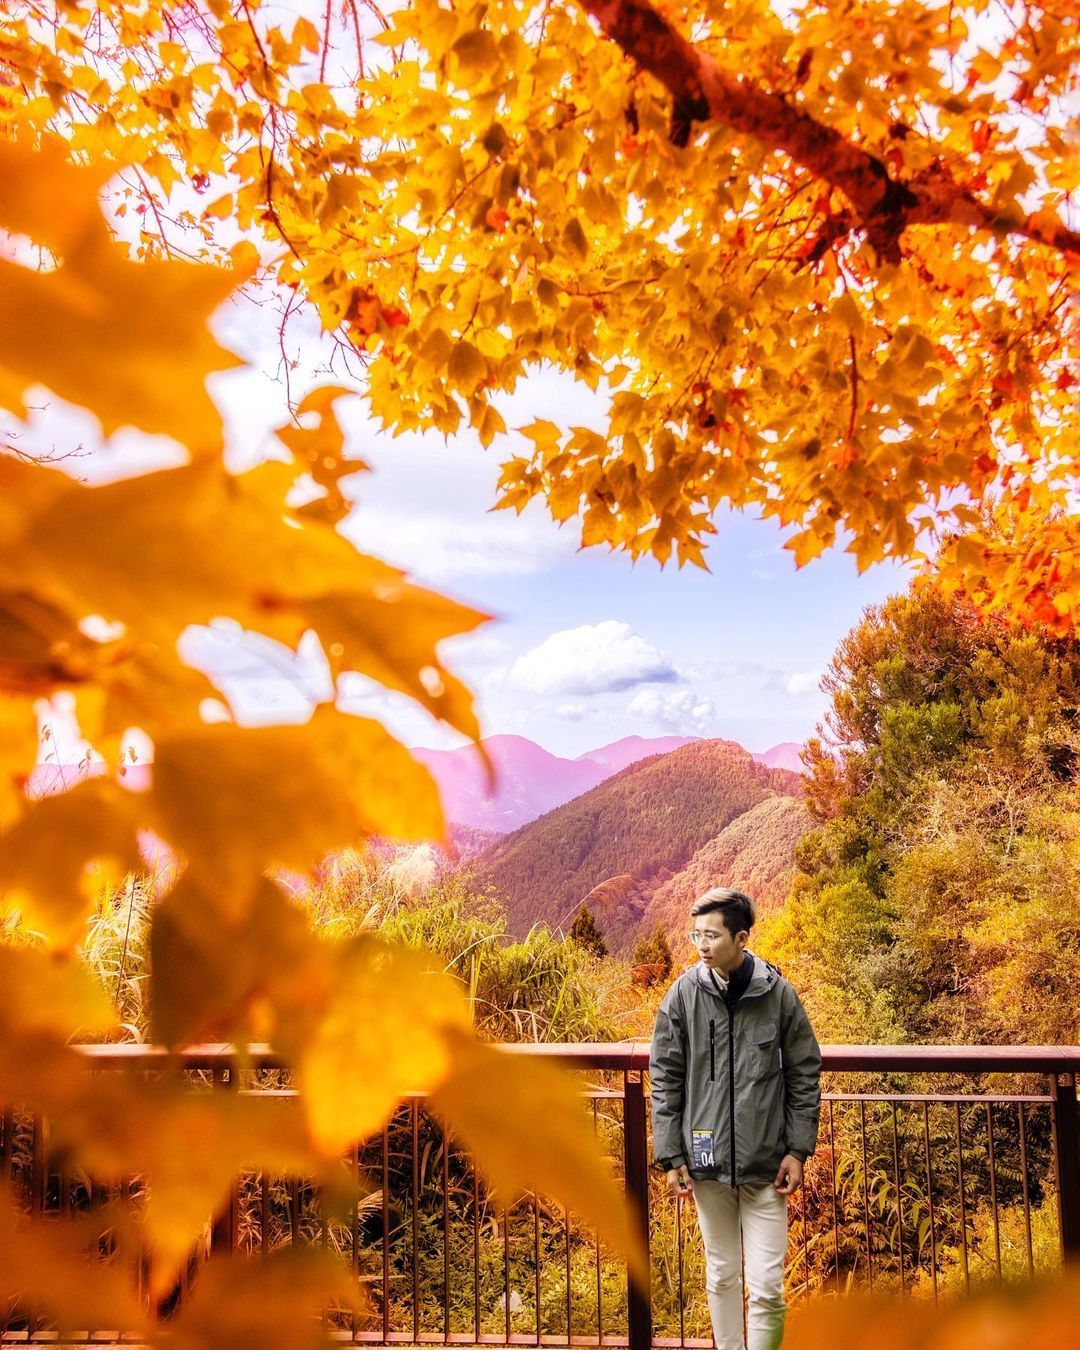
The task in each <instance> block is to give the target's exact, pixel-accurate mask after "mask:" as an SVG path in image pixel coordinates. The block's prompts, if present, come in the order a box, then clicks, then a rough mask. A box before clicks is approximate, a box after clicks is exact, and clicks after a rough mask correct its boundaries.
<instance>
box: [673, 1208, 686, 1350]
mask: <svg viewBox="0 0 1080 1350" xmlns="http://www.w3.org/2000/svg"><path fill="white" fill-rule="evenodd" d="M675 1243H676V1248H677V1250H678V1253H679V1345H680V1346H685V1345H686V1287H685V1284H684V1280H683V1227H682V1196H681V1195H677V1196H676V1197H675Z"/></svg>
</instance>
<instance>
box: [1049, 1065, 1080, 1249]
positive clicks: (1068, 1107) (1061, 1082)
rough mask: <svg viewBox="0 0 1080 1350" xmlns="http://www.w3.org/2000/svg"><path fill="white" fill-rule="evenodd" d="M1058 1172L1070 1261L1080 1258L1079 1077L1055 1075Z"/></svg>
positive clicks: (1063, 1246)
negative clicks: (1077, 1105) (1077, 1100)
mask: <svg viewBox="0 0 1080 1350" xmlns="http://www.w3.org/2000/svg"><path fill="white" fill-rule="evenodd" d="M1054 1169H1055V1171H1056V1173H1057V1192H1058V1212H1059V1215H1060V1218H1061V1249H1062V1253H1063V1254H1064V1256H1065V1259H1066V1260H1070V1259H1072V1260H1076V1259H1078V1258H1080V1122H1078V1121H1077V1116H1076V1076H1075V1075H1074V1074H1071V1073H1059V1074H1055V1075H1054Z"/></svg>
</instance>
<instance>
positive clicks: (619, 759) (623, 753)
mask: <svg viewBox="0 0 1080 1350" xmlns="http://www.w3.org/2000/svg"><path fill="white" fill-rule="evenodd" d="M698 739H699V738H698V737H697V736H653V737H650V738H648V739H646V738H645V737H643V736H624V737H623V738H622V740H621V741H612V742H611V744H610V745H602V746H601V747H600V749H599V750H589V751H588V752H587V753H586V754H584V755H578V757H577V758H578V761H581V760H588V761H589V762H590V763H591V764H599V765H601V766H602V767H603V768H605V769H606V770H607V771H608V773H609V774H612V773H618V772H619V770H620V769H625V768H626V767H627V766H628V765H630V764H637V762H638V761H639V760H642V759H648V758H649V756H650V755H667V754H670V752H671V751H672V750H678V749H679V748H680V747H681V746H684V745H689V744H690V743H691V741H696V740H698Z"/></svg>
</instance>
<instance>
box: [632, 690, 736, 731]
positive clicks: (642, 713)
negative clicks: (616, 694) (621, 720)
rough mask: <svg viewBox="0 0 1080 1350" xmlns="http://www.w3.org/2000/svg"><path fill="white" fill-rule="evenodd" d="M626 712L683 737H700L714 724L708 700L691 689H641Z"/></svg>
mask: <svg viewBox="0 0 1080 1350" xmlns="http://www.w3.org/2000/svg"><path fill="white" fill-rule="evenodd" d="M627 712H628V713H629V714H630V716H631V717H643V718H648V719H649V720H650V721H652V722H659V723H660V725H661V726H665V727H670V728H671V730H672V731H678V732H683V733H698V734H703V733H705V732H708V731H709V730H710V728H711V727H712V726H713V724H714V723H715V721H716V705H715V704H714V703H713V701H712V699H711V698H707V697H706V696H705V695H704V694H697V693H695V692H694V691H693V690H692V689H663V690H661V689H642V690H640V692H638V693H636V694H635V695H634V697H633V698H632V699H631V700H630V706H629V707H628V709H627Z"/></svg>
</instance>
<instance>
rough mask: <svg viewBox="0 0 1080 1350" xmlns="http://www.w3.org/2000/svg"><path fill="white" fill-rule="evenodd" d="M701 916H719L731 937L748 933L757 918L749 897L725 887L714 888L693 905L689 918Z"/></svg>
mask: <svg viewBox="0 0 1080 1350" xmlns="http://www.w3.org/2000/svg"><path fill="white" fill-rule="evenodd" d="M701 914H719V915H720V917H721V918H722V919H723V921H724V927H725V928H726V929H727V930H728V932H729V933H730V934H731V936H732V937H734V936H735V934H736V933H749V931H750V929H751V928H753V926H754V919H755V918H756V917H757V916H756V915H755V913H754V902H753V901H752V900H751V899H750V897H749V896H748V895H743V893H742V891H733V890H730V889H729V888H728V887H727V886H715V887H714V888H713V889H712V890H711V891H706V892H705V894H704V895H703V896H702V897H701V899H700V900H697V901H696V902H695V903H694V906H693V908H692V909H691V910H690V917H691V918H692V919H696V918H697V917H698V916H699V915H701Z"/></svg>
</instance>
